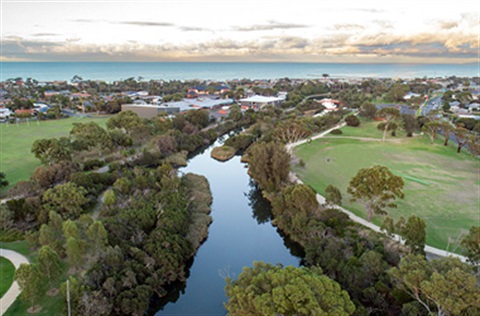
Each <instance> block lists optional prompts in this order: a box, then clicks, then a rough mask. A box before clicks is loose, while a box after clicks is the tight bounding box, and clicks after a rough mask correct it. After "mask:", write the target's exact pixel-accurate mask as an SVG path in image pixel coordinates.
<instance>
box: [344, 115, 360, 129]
mask: <svg viewBox="0 0 480 316" xmlns="http://www.w3.org/2000/svg"><path fill="white" fill-rule="evenodd" d="M345 123H347V125H348V126H352V127H357V126H359V125H360V120H359V119H358V117H356V116H355V115H352V114H350V115H349V116H347V117H346V118H345Z"/></svg>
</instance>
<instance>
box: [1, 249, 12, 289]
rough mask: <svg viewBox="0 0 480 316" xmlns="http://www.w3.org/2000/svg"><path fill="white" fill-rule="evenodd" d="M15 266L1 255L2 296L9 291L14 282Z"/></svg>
mask: <svg viewBox="0 0 480 316" xmlns="http://www.w3.org/2000/svg"><path fill="white" fill-rule="evenodd" d="M14 274H15V267H14V266H13V263H11V262H10V261H9V260H7V259H5V258H4V257H0V298H1V297H3V295H4V294H5V293H6V292H7V291H8V289H9V288H10V286H11V285H12V283H13V276H14Z"/></svg>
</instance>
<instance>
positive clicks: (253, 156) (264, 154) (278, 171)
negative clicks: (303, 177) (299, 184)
mask: <svg viewBox="0 0 480 316" xmlns="http://www.w3.org/2000/svg"><path fill="white" fill-rule="evenodd" d="M289 171H290V155H289V154H288V153H287V151H286V150H285V147H284V146H283V145H280V144H277V143H273V142H270V143H259V144H257V145H255V146H253V147H252V150H251V151H250V154H249V166H248V174H249V175H250V176H251V177H252V178H253V179H255V181H257V183H258V185H259V186H260V188H261V189H265V190H267V191H268V192H274V191H278V190H279V189H280V188H281V186H282V185H283V184H284V183H285V182H286V181H287V179H288V174H289Z"/></svg>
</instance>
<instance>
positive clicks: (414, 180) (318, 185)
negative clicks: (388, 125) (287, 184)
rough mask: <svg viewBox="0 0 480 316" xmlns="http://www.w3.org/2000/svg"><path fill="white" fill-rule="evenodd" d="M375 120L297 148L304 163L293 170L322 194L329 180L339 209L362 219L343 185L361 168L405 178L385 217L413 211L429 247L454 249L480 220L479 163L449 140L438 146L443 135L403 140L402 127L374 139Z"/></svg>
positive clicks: (360, 210)
mask: <svg viewBox="0 0 480 316" xmlns="http://www.w3.org/2000/svg"><path fill="white" fill-rule="evenodd" d="M377 124H378V123H376V122H368V123H364V122H362V125H361V127H359V128H352V127H344V128H342V131H343V134H342V135H338V136H334V135H327V137H326V138H323V139H319V140H316V141H313V142H311V143H308V144H304V145H302V146H299V147H298V148H296V149H295V155H297V156H298V157H299V158H301V159H303V161H304V162H305V167H304V168H301V167H299V166H296V167H295V171H296V172H297V174H298V175H299V177H300V178H301V179H302V180H303V181H304V182H305V183H306V184H309V185H311V186H312V187H313V188H314V189H315V190H317V191H318V192H319V193H321V194H324V193H325V188H326V187H327V186H328V185H329V184H332V185H335V186H336V187H338V188H339V189H340V191H341V192H342V196H343V205H344V207H345V208H347V209H349V210H351V211H352V212H353V213H355V214H357V215H359V216H361V217H363V218H366V211H365V208H364V206H363V205H360V204H359V203H352V202H350V201H349V200H350V196H348V194H347V187H348V183H349V182H350V179H351V178H352V177H353V176H354V175H355V174H356V173H357V171H358V170H359V169H361V168H367V167H371V166H373V165H384V166H387V167H388V168H389V169H390V170H391V171H392V172H393V173H394V174H396V175H399V176H402V177H403V180H404V182H405V187H404V193H405V199H403V200H399V201H398V203H397V204H398V208H397V209H391V210H389V214H390V216H392V217H393V218H394V219H395V220H397V219H398V218H399V217H400V216H403V217H404V218H408V217H409V216H410V215H413V214H415V215H417V216H419V217H421V218H423V219H424V220H425V222H426V224H427V244H428V245H431V246H434V247H438V248H442V249H448V250H456V249H455V247H456V246H457V245H458V242H459V239H460V238H461V237H462V236H463V234H465V233H467V232H468V230H469V228H470V227H471V226H472V225H478V223H479V221H480V214H479V213H478V210H479V203H480V202H479V196H478V192H479V191H480V181H479V177H478V170H479V167H480V161H479V160H478V159H476V158H472V157H471V156H470V155H469V154H468V153H465V152H463V151H462V153H460V154H457V153H456V151H455V148H454V147H453V146H454V144H452V145H451V146H448V147H445V146H443V139H438V140H437V141H436V142H435V143H434V144H431V143H430V141H429V139H428V137H427V136H417V137H415V138H406V137H404V135H405V134H404V132H403V131H399V132H397V137H391V136H390V135H389V136H388V138H387V139H389V140H392V139H394V140H395V141H387V142H381V141H378V139H381V137H382V132H381V131H378V130H377V129H376V125H377ZM341 137H366V138H375V139H377V140H360V139H353V138H341ZM382 220H383V218H382V217H380V216H376V217H375V218H374V220H373V222H374V223H375V224H377V225H380V224H381V222H382Z"/></svg>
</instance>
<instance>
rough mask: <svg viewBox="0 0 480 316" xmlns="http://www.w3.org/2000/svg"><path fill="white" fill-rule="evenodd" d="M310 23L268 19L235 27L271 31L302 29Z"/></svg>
mask: <svg viewBox="0 0 480 316" xmlns="http://www.w3.org/2000/svg"><path fill="white" fill-rule="evenodd" d="M307 27H309V26H308V25H304V24H295V23H280V22H276V21H268V23H267V24H256V25H250V26H236V27H233V30H234V31H239V32H252V31H271V30H286V29H300V28H307Z"/></svg>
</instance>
